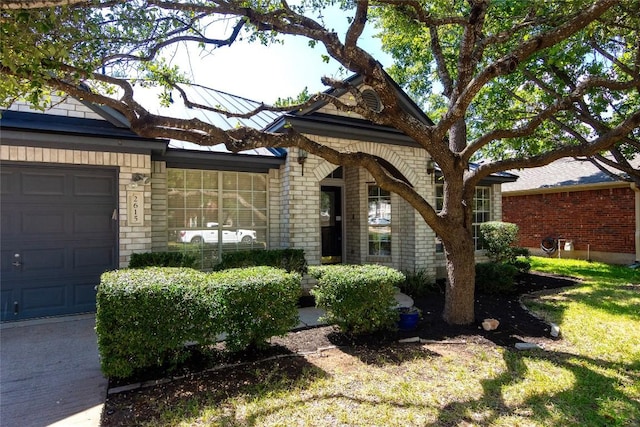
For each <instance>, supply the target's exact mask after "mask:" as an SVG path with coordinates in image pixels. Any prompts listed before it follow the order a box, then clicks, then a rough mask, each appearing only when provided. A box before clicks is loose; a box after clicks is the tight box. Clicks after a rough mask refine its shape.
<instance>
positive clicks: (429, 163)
mask: <svg viewBox="0 0 640 427" xmlns="http://www.w3.org/2000/svg"><path fill="white" fill-rule="evenodd" d="M435 171H436V162H435V161H434V160H433V159H429V160H427V175H431V174H432V173H434V172H435Z"/></svg>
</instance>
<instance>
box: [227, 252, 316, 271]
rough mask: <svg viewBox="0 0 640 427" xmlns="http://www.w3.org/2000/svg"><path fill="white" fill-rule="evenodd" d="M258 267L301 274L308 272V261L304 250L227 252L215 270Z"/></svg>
mask: <svg viewBox="0 0 640 427" xmlns="http://www.w3.org/2000/svg"><path fill="white" fill-rule="evenodd" d="M258 265H265V266H270V267H276V268H281V269H283V270H286V271H288V272H292V271H295V272H298V273H300V274H305V273H306V272H307V260H305V258H304V250H302V249H268V250H250V251H238V252H226V253H223V254H222V260H221V261H220V263H219V264H218V265H216V266H215V268H214V269H215V270H217V271H220V270H227V269H230V268H241V267H252V266H258Z"/></svg>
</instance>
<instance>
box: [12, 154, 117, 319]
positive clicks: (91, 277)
mask: <svg viewBox="0 0 640 427" xmlns="http://www.w3.org/2000/svg"><path fill="white" fill-rule="evenodd" d="M0 174H1V176H2V182H1V187H0V189H1V194H2V204H1V205H0V211H1V213H2V224H1V227H2V228H1V234H2V235H1V239H2V240H0V242H1V252H2V256H1V260H2V271H1V274H2V276H1V278H0V281H1V285H0V289H1V295H0V299H1V301H0V305H1V311H2V313H1V315H2V320H18V319H26V318H33V317H40V316H54V315H63V314H72V313H82V312H89V311H95V286H96V285H97V284H98V282H99V277H100V274H101V273H102V272H104V271H106V270H110V269H113V268H116V267H117V229H118V223H117V220H116V219H114V218H117V217H116V216H115V215H114V209H115V208H116V206H117V171H116V170H114V169H111V168H86V167H67V166H65V167H60V166H43V165H34V164H29V165H25V164H14V163H3V164H2V165H0Z"/></svg>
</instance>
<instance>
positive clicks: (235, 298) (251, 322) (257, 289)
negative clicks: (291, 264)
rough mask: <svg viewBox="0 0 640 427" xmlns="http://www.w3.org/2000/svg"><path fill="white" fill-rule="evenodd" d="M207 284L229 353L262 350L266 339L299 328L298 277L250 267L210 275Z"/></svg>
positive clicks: (282, 272)
mask: <svg viewBox="0 0 640 427" xmlns="http://www.w3.org/2000/svg"><path fill="white" fill-rule="evenodd" d="M209 280H210V281H212V282H213V284H212V286H211V288H212V289H214V290H215V293H216V297H215V298H214V299H215V300H216V301H218V302H219V303H220V307H219V312H218V313H217V314H218V316H219V317H220V318H221V319H223V321H224V331H225V332H226V334H227V337H226V339H225V342H226V346H227V349H229V350H231V351H239V350H243V349H245V348H247V347H262V346H264V344H265V342H266V340H267V339H269V338H271V337H273V336H282V335H285V334H286V333H287V332H289V330H291V329H292V328H294V327H295V326H296V325H297V324H298V308H297V307H298V297H299V296H300V289H301V287H300V280H301V276H300V275H299V274H298V273H287V272H285V271H284V270H279V269H275V268H272V267H252V268H244V269H230V270H225V271H222V272H218V273H212V274H210V277H209Z"/></svg>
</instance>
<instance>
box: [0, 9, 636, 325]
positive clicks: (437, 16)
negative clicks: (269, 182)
mask: <svg viewBox="0 0 640 427" xmlns="http://www.w3.org/2000/svg"><path fill="white" fill-rule="evenodd" d="M27 3H30V4H29V5H27V6H26V7H25V6H24V4H27ZM11 4H14V5H18V6H20V5H22V6H20V7H12V6H11ZM60 4H62V5H60ZM52 5H53V6H52ZM330 6H339V7H340V8H341V10H342V13H343V14H344V16H345V17H347V18H348V19H349V26H348V29H347V30H346V32H345V34H340V35H339V34H337V33H336V32H335V31H333V29H332V28H331V26H330V25H327V24H325V22H324V21H323V19H322V10H323V9H324V8H327V7H330ZM639 7H640V6H639V4H638V2H637V1H635V0H595V1H594V0H573V1H570V2H566V1H546V0H492V1H491V0H378V1H366V0H298V1H295V2H293V1H292V2H291V3H290V2H288V1H286V0H211V1H204V0H183V1H170V0H147V1H142V0H136V1H127V2H114V1H107V0H105V1H100V0H93V1H84V2H76V1H59V2H56V1H45V0H42V1H34V2H27V1H15V2H14V1H8V2H3V6H2V8H0V16H1V18H0V31H1V33H0V43H1V48H0V50H1V52H2V54H1V55H2V57H1V58H0V73H2V79H1V81H0V99H2V100H4V101H5V103H6V102H10V101H11V100H12V99H15V98H17V97H24V98H25V99H28V100H29V101H31V102H32V103H34V104H36V105H43V103H46V101H47V99H46V93H47V90H48V89H54V90H59V91H62V92H64V93H66V94H69V95H71V96H74V97H77V98H82V99H86V100H88V101H91V102H95V103H98V104H104V105H106V106H109V107H112V108H114V109H115V110H117V111H119V112H120V113H122V114H123V115H124V116H125V117H126V118H127V119H128V121H129V122H130V124H131V129H132V130H133V131H134V132H136V133H138V134H140V135H141V136H145V137H163V138H172V139H176V140H184V141H190V142H194V143H196V144H202V145H211V144H218V143H220V142H223V143H225V144H226V146H227V148H228V149H229V150H231V151H233V152H238V151H241V150H246V149H249V148H252V147H267V146H268V147H300V148H302V149H304V150H306V151H308V152H309V153H312V154H315V155H317V156H320V157H322V158H324V159H326V160H328V161H330V162H332V163H334V164H337V165H344V166H356V167H361V168H365V169H366V170H368V171H369V172H370V173H371V175H372V176H373V177H374V178H375V180H376V181H377V183H378V184H379V186H380V187H382V188H383V189H385V190H388V191H392V192H395V193H397V194H398V195H399V196H400V197H402V198H403V199H405V200H406V201H407V202H408V203H409V204H410V205H411V206H412V207H413V208H415V209H416V210H417V211H418V212H419V214H420V215H421V216H422V218H423V219H424V220H425V221H426V223H427V224H428V225H429V226H430V227H431V228H432V229H433V230H434V231H435V232H436V233H437V234H438V235H439V236H440V237H441V239H442V241H443V245H444V252H445V257H446V265H447V275H448V280H447V288H446V304H445V311H444V314H443V316H444V318H445V320H447V321H448V322H450V323H455V324H466V323H470V322H472V321H473V320H474V308H473V306H474V278H475V277H474V276H475V272H474V243H473V236H472V232H473V230H472V225H471V224H472V222H473V221H472V214H473V196H474V189H475V187H476V185H478V183H479V182H480V180H482V179H483V178H486V177H487V176H489V175H490V174H494V173H498V172H501V171H506V170H511V169H518V168H532V167H537V166H542V165H545V164H548V163H550V162H552V161H554V160H556V159H559V158H562V157H588V158H594V159H599V158H600V157H599V156H601V155H602V154H604V153H606V152H607V151H612V152H613V153H614V158H615V157H616V155H617V154H615V153H618V152H619V153H620V155H621V157H619V158H618V161H619V162H620V163H621V164H622V163H623V162H622V159H623V158H624V156H625V154H626V155H627V156H630V155H632V154H633V153H635V152H637V148H638V145H637V141H638V137H639V135H638V127H639V126H640V105H639V96H638V91H639V88H640V76H639V70H640V42H639V40H640V34H639V24H638V22H639V18H638V17H639V16H640V10H639ZM371 23H375V24H376V25H377V26H378V30H379V36H380V37H381V38H382V42H383V46H384V48H385V49H387V50H388V51H389V52H390V53H391V54H392V56H393V57H394V59H395V65H394V66H393V67H392V68H391V69H390V70H389V73H390V74H391V75H392V76H393V77H394V78H395V79H396V80H397V81H398V83H400V84H401V85H402V86H403V87H405V88H406V89H407V90H408V91H409V93H410V94H412V95H413V96H414V97H415V99H416V101H417V102H419V103H420V105H422V106H424V107H425V109H426V113H427V114H428V115H429V117H430V118H431V119H432V120H433V123H432V124H425V123H422V122H420V121H418V120H416V119H415V118H414V117H413V116H412V115H411V114H409V113H408V112H407V111H406V110H405V109H403V108H402V104H401V102H400V99H399V97H398V92H397V90H396V85H395V84H394V82H393V81H391V79H390V77H389V74H388V73H387V72H386V71H385V70H384V69H383V67H382V65H381V64H380V63H379V62H378V61H377V60H376V58H375V57H374V56H373V55H372V53H371V52H367V51H365V50H364V49H362V48H361V47H360V46H359V44H358V42H359V39H360V38H361V36H362V34H363V31H364V29H365V26H366V25H371ZM282 35H291V36H296V37H303V38H306V39H308V40H309V45H310V48H311V47H313V46H316V47H319V46H321V47H323V48H324V49H325V50H326V57H327V59H329V60H331V61H335V62H336V63H338V64H340V65H341V66H342V67H344V68H345V69H347V70H349V71H351V72H353V73H357V74H360V75H361V76H362V77H363V79H364V82H365V84H366V85H368V86H370V87H372V88H373V89H374V90H375V91H376V92H377V94H378V95H379V97H380V100H381V102H382V105H383V108H382V109H376V110H373V109H371V108H369V107H368V106H367V103H366V102H365V101H364V99H363V98H362V96H361V94H360V91H359V90H358V88H357V87H352V86H351V85H350V84H349V83H348V81H347V82H345V81H341V80H337V79H332V78H328V77H325V78H323V83H324V84H325V85H326V86H328V87H329V88H340V89H344V90H346V91H348V92H350V93H351V94H352V95H353V100H354V102H352V103H348V102H344V101H343V100H341V99H339V98H336V97H333V96H331V95H330V93H318V94H315V95H311V97H310V98H309V100H308V101H306V104H307V105H310V104H311V103H313V102H316V101H318V100H324V101H326V102H329V103H331V104H333V105H335V107H336V108H337V109H338V110H340V111H343V112H352V113H356V114H358V115H360V116H362V117H364V118H365V119H367V120H370V121H371V122H373V123H376V124H379V125H385V126H391V127H394V128H396V129H398V130H400V131H402V132H404V133H405V134H406V135H408V136H410V137H411V138H412V139H413V140H414V141H415V142H416V143H417V144H419V145H420V147H422V148H423V149H424V150H426V151H427V152H428V153H429V155H430V156H431V157H432V158H433V159H434V160H435V161H436V162H437V165H438V167H439V169H440V171H441V173H442V177H443V183H444V190H443V191H444V202H443V206H442V209H441V210H439V211H437V210H436V209H435V208H434V206H432V204H431V203H430V202H429V200H426V199H425V198H424V197H423V196H422V195H420V194H418V193H417V192H416V191H415V190H414V189H413V188H412V187H411V186H410V185H408V184H406V183H405V182H403V181H402V180H398V179H396V178H394V177H393V176H392V175H391V174H389V172H388V171H387V170H386V169H385V168H384V167H382V166H381V165H380V164H379V162H378V160H377V159H376V157H375V156H372V155H370V154H367V153H363V152H348V153H347V152H341V151H339V150H337V149H335V148H332V147H329V146H326V145H322V144H320V143H318V142H316V141H314V140H312V139H309V138H307V137H306V136H304V135H302V134H300V133H299V132H297V131H296V130H295V129H294V128H288V129H286V131H285V132H282V133H278V134H275V133H269V132H264V131H261V130H258V129H252V128H246V127H239V128H234V129H221V128H218V127H216V126H214V125H212V124H211V123H205V122H202V121H199V120H197V119H191V120H185V119H180V118H177V117H166V116H160V115H157V114H153V113H152V112H150V111H148V110H147V109H145V108H144V106H143V105H142V104H141V103H140V102H139V101H138V100H137V99H136V92H137V88H138V87H140V84H139V83H141V82H144V83H146V84H155V85H158V86H160V87H163V88H166V89H167V91H168V90H170V89H173V90H178V91H179V92H180V93H181V97H182V99H181V100H175V99H174V101H175V102H184V103H185V104H186V105H187V106H188V107H190V108H204V109H210V110H213V111H217V112H219V113H220V114H224V115H226V116H228V117H239V116H247V115H250V114H255V113H257V112H259V111H261V110H264V109H270V110H273V111H286V110H290V109H292V108H294V107H292V106H281V105H280V106H268V105H262V106H261V107H260V108H258V109H257V110H256V111H254V112H252V113H243V114H240V113H236V112H233V111H226V110H222V109H220V108H216V107H215V106H206V105H197V104H195V103H194V102H193V101H192V100H190V99H189V98H188V96H187V93H186V92H185V91H183V90H181V87H183V86H181V85H183V84H184V83H186V78H185V77H184V75H183V74H182V73H181V72H180V69H179V67H178V66H177V65H176V64H173V63H171V60H170V56H169V55H167V51H169V50H171V49H174V48H175V46H184V45H191V46H192V47H191V49H201V50H205V51H209V50H212V49H219V48H229V49H233V45H234V43H235V42H236V41H237V40H239V39H240V38H242V37H245V38H248V39H250V40H254V41H256V42H260V43H265V44H268V43H271V42H273V41H275V40H277V39H278V37H280V36H282ZM291 65H292V66H294V65H295V64H291ZM224 66H232V64H224ZM134 83H135V84H137V86H136V85H134ZM200 83H204V84H206V82H200ZM301 99H304V98H301ZM165 101H166V99H165ZM298 107H300V106H296V107H295V108H298ZM480 158H484V159H489V161H483V162H481V163H478V164H476V163H474V161H477V160H479V159H480ZM602 158H605V159H606V158H608V157H605V156H602Z"/></svg>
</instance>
